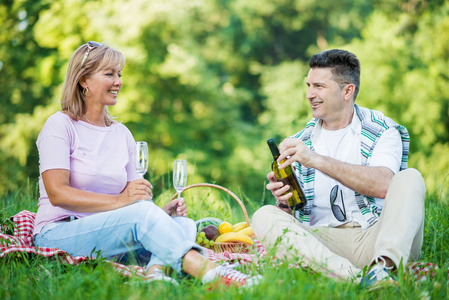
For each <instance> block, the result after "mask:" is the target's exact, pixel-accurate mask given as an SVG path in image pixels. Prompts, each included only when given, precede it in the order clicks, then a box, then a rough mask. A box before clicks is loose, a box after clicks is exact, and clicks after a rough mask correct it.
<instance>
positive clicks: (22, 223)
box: [0, 210, 449, 282]
mask: <svg viewBox="0 0 449 300" xmlns="http://www.w3.org/2000/svg"><path fill="white" fill-rule="evenodd" d="M35 217H36V213H33V212H30V211H27V210H24V211H21V212H19V213H18V214H16V215H14V216H12V217H11V218H10V220H12V222H14V224H15V225H16V226H14V232H13V233H12V234H7V233H6V230H5V228H0V259H1V258H3V257H5V256H7V255H10V254H12V253H29V254H33V255H38V256H43V257H49V258H52V259H59V260H61V261H62V262H64V263H67V264H70V265H77V264H80V263H83V262H86V261H88V260H92V259H94V258H92V257H84V256H71V255H70V254H68V253H67V252H65V251H63V250H61V249H58V248H46V247H35V246H33V236H32V234H33V229H34V219H35ZM8 233H10V232H8ZM254 242H255V247H254V249H255V250H254V251H251V252H250V253H230V252H227V251H226V252H220V253H216V252H214V251H212V250H210V249H206V248H205V249H204V253H203V254H204V256H206V257H207V258H208V259H210V260H211V261H213V262H217V263H220V262H226V261H232V262H239V263H240V264H248V263H255V264H256V265H257V264H258V262H259V258H260V257H263V256H266V255H267V251H266V249H265V247H264V246H263V245H262V244H261V243H260V242H259V241H257V240H255V241H254ZM107 262H108V263H110V264H111V265H112V266H113V268H114V269H115V270H116V271H117V272H119V273H120V274H122V275H124V276H129V277H131V276H138V277H142V278H143V279H145V276H146V275H145V268H144V267H141V266H137V265H124V264H120V263H117V262H113V261H107ZM437 269H438V266H437V265H436V264H433V263H428V262H414V263H409V264H407V266H406V271H407V274H408V275H411V276H413V277H414V278H415V280H416V281H417V282H421V281H424V280H426V279H428V278H429V279H432V278H433V277H434V275H435V271H436V270H437ZM448 271H449V270H448ZM448 277H449V272H448Z"/></svg>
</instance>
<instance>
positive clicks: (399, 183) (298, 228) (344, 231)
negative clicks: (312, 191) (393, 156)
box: [252, 169, 426, 278]
mask: <svg viewBox="0 0 449 300" xmlns="http://www.w3.org/2000/svg"><path fill="white" fill-rule="evenodd" d="M425 194H426V187H425V184H424V179H423V178H422V176H421V174H420V173H419V172H418V171H417V170H416V169H406V170H404V171H402V172H399V173H398V174H396V175H395V176H394V177H393V179H392V180H391V183H390V186H389V188H388V192H387V195H386V197H385V202H384V207H383V209H382V214H381V216H380V218H379V220H378V221H377V222H376V223H375V224H374V225H373V226H371V227H370V228H368V229H367V230H365V231H362V229H361V227H360V225H358V224H357V223H348V224H345V225H342V226H339V227H334V228H328V227H319V226H306V225H303V224H301V223H300V222H299V221H298V220H296V219H295V218H294V217H293V216H291V215H289V214H287V213H285V212H283V211H281V210H280V209H279V208H277V207H274V206H272V205H267V206H264V207H262V208H260V209H259V210H258V211H256V212H255V213H254V215H253V218H252V226H253V230H254V233H255V234H256V236H257V238H258V239H259V240H260V241H261V242H262V244H263V245H265V246H266V247H267V248H269V247H274V248H275V252H276V257H278V258H280V259H287V260H289V261H292V262H293V261H296V262H298V263H299V264H302V265H307V266H308V267H310V268H312V269H315V270H316V271H321V272H323V273H324V274H326V275H327V276H329V277H335V278H354V277H355V276H357V275H358V274H360V271H361V270H360V269H361V268H363V267H364V266H365V265H370V264H372V263H373V262H375V261H376V259H377V258H379V257H381V256H386V257H388V258H390V259H391V260H392V261H393V262H394V264H395V265H396V267H399V265H400V263H401V262H402V264H403V265H404V266H405V265H406V264H407V262H409V261H414V260H416V259H418V258H419V255H420V252H421V246H422V243H423V226H424V199H425Z"/></svg>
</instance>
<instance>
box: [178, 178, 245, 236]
mask: <svg viewBox="0 0 449 300" xmlns="http://www.w3.org/2000/svg"><path fill="white" fill-rule="evenodd" d="M201 186H203V187H204V186H205V187H211V188H216V189H219V190H222V191H224V192H226V193H228V194H229V195H230V196H231V197H232V198H234V200H235V201H237V203H238V204H239V205H240V208H241V209H242V211H243V215H244V216H245V221H246V224H247V225H248V227H249V226H251V223H250V222H249V218H248V213H247V212H246V208H245V205H243V202H242V201H241V200H240V199H239V198H238V197H237V196H236V195H235V194H234V193H233V192H231V191H230V190H228V189H227V188H224V187H222V186H220V185H217V184H212V183H196V184H192V185H188V186H186V187H185V189H184V191H186V190H188V189H191V188H195V187H201ZM177 195H178V193H175V194H174V195H173V197H171V199H170V201H171V200H173V199H175V197H176V196H177Z"/></svg>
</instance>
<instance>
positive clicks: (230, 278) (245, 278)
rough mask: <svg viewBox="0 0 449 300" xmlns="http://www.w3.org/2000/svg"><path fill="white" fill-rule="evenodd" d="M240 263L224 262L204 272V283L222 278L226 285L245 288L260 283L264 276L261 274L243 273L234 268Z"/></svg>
mask: <svg viewBox="0 0 449 300" xmlns="http://www.w3.org/2000/svg"><path fill="white" fill-rule="evenodd" d="M238 265H239V264H238V263H237V264H233V265H231V264H229V263H224V264H222V265H221V266H218V267H216V268H214V269H212V270H209V271H208V272H207V273H206V274H204V276H203V279H202V280H201V282H202V283H203V284H207V283H210V282H212V281H214V280H216V279H218V278H220V281H221V283H224V284H225V285H226V286H231V285H237V286H239V287H245V288H247V287H252V286H255V285H258V284H259V283H260V281H261V280H262V278H263V277H262V276H261V275H257V276H251V275H247V274H243V273H242V272H240V271H237V270H235V269H234V268H235V267H237V266H238Z"/></svg>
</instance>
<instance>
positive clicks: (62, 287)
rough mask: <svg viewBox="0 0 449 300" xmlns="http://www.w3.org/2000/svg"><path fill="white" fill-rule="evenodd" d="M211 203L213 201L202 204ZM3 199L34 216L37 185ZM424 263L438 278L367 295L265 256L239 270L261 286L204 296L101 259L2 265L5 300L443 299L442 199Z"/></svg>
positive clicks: (430, 222) (236, 212) (231, 213)
mask: <svg viewBox="0 0 449 300" xmlns="http://www.w3.org/2000/svg"><path fill="white" fill-rule="evenodd" d="M171 192H172V191H165V192H164V193H162V194H161V195H160V197H159V198H158V199H156V202H157V201H160V202H164V201H168V199H169V196H168V195H169V194H170V193H171ZM185 195H186V199H187V202H188V205H189V208H190V217H192V218H193V219H199V218H202V217H205V216H216V217H220V218H222V219H225V220H229V221H230V222H232V223H235V222H238V221H241V220H242V218H243V217H242V212H241V211H240V208H239V207H238V205H236V203H235V202H234V201H233V200H232V199H231V198H230V197H226V196H223V195H221V194H219V195H218V196H217V194H215V193H214V192H211V191H208V190H204V191H201V192H195V193H193V192H192V193H190V194H189V193H187V192H186V193H185ZM221 196H223V197H221ZM209 198H210V199H214V200H212V201H207V202H205V201H198V199H209ZM242 198H245V197H242ZM0 201H1V202H0V203H1V209H0V220H4V219H5V218H6V217H9V216H11V215H13V214H16V213H18V212H19V211H21V210H29V211H33V212H35V211H36V203H37V190H36V187H35V185H33V184H30V185H29V186H28V187H26V188H23V189H22V190H20V191H18V192H16V193H15V194H11V195H8V196H5V197H2V198H1V199H0ZM245 206H246V207H249V208H257V206H258V205H257V203H256V202H252V201H250V200H248V199H245ZM249 213H251V212H249ZM421 261H424V262H431V263H434V264H436V265H438V266H439V269H438V270H437V271H436V273H435V276H434V278H433V279H427V280H425V281H424V282H421V283H417V282H415V280H414V279H413V278H412V277H411V276H405V275H404V273H402V272H400V273H399V274H398V287H387V288H382V289H378V290H375V291H366V290H361V289H359V287H358V285H357V284H356V283H352V282H337V281H334V280H331V279H328V278H326V277H324V276H321V275H320V274H316V273H312V272H310V271H307V270H304V269H301V268H297V267H295V265H296V263H295V262H283V263H280V262H276V261H273V260H272V259H270V258H269V256H268V257H266V260H262V261H261V262H260V264H259V265H257V266H256V265H254V264H253V265H248V266H243V267H242V270H243V271H244V272H249V271H252V272H256V273H260V274H262V275H263V276H264V279H263V282H262V283H261V284H260V285H259V286H257V287H256V288H254V289H252V290H243V289H236V288H228V289H224V290H214V291H207V289H206V288H205V287H204V286H202V285H201V284H200V283H199V282H198V281H196V280H194V279H192V278H190V277H188V276H184V277H182V278H178V281H179V282H180V285H179V286H177V287H176V286H172V285H169V284H165V283H150V284H148V283H145V282H143V281H141V279H139V278H138V277H126V276H123V275H121V274H119V273H117V272H116V271H115V270H114V269H113V268H112V267H111V265H110V264H108V263H107V262H106V261H104V260H102V259H97V260H95V261H89V262H87V263H82V264H79V265H68V264H65V263H63V262H60V261H58V260H51V259H48V258H43V257H36V256H30V255H25V254H23V253H17V254H13V255H8V256H7V257H5V258H3V259H1V260H0V278H1V280H0V299H146V298H152V299H156V298H158V297H160V298H161V299H164V298H165V299H306V298H307V299H446V298H447V287H448V286H447V279H448V277H447V275H448V267H449V209H448V208H447V204H445V203H444V202H443V201H440V200H439V199H438V196H428V197H427V199H426V222H425V227H424V246H423V249H422V259H421ZM273 262H274V263H273Z"/></svg>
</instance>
